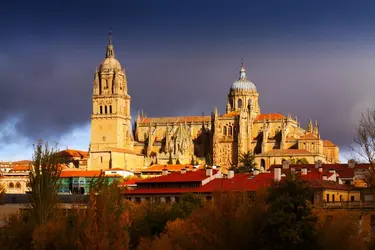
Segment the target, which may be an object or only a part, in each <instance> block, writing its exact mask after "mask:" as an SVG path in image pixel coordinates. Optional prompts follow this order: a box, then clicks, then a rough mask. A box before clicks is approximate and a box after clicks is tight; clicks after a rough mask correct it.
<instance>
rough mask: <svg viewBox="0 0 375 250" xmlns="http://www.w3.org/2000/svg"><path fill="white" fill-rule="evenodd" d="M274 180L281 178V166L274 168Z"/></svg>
mask: <svg viewBox="0 0 375 250" xmlns="http://www.w3.org/2000/svg"><path fill="white" fill-rule="evenodd" d="M273 172H274V180H275V181H280V180H281V168H274V170H273Z"/></svg>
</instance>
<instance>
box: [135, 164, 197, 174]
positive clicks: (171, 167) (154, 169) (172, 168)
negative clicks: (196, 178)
mask: <svg viewBox="0 0 375 250" xmlns="http://www.w3.org/2000/svg"><path fill="white" fill-rule="evenodd" d="M186 166H188V168H189V170H191V169H193V166H192V165H189V164H166V165H163V164H160V165H157V164H155V165H152V166H150V167H148V168H144V169H140V170H139V171H140V172H161V171H163V169H164V168H167V169H168V171H171V172H175V171H180V170H181V169H183V168H186ZM202 167H203V165H201V166H200V167H199V168H202Z"/></svg>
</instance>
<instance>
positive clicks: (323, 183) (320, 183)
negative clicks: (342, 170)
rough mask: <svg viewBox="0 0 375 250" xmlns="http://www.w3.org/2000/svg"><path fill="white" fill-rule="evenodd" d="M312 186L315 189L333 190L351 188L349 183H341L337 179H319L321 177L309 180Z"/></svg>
mask: <svg viewBox="0 0 375 250" xmlns="http://www.w3.org/2000/svg"><path fill="white" fill-rule="evenodd" d="M308 183H309V184H310V186H311V188H313V189H331V190H346V191H347V190H350V188H351V187H350V186H349V185H345V184H339V183H337V182H335V181H327V180H319V179H315V180H314V179H312V180H308Z"/></svg>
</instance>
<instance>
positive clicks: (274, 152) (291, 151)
mask: <svg viewBox="0 0 375 250" xmlns="http://www.w3.org/2000/svg"><path fill="white" fill-rule="evenodd" d="M311 154H312V153H311V152H309V151H307V150H305V149H273V150H270V151H267V152H265V153H262V154H260V155H288V156H289V155H311Z"/></svg>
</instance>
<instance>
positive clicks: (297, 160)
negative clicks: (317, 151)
mask: <svg viewBox="0 0 375 250" xmlns="http://www.w3.org/2000/svg"><path fill="white" fill-rule="evenodd" d="M290 162H291V163H292V164H298V165H305V164H309V161H308V160H307V159H306V158H293V159H291V161H290Z"/></svg>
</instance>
